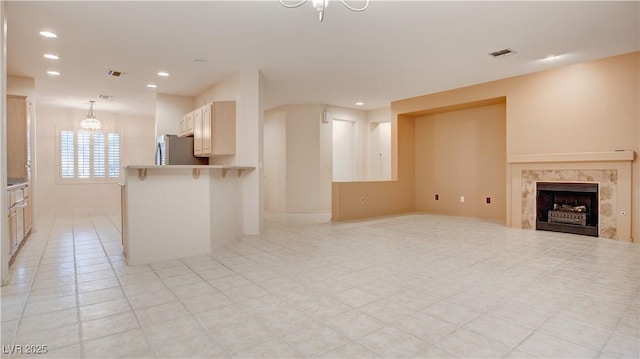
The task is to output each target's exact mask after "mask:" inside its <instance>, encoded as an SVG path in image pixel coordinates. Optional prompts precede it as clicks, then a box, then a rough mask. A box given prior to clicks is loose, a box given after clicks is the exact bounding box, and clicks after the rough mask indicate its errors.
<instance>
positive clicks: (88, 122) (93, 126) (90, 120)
mask: <svg viewBox="0 0 640 359" xmlns="http://www.w3.org/2000/svg"><path fill="white" fill-rule="evenodd" d="M94 102H95V101H93V100H91V101H89V104H90V105H89V113H88V114H87V117H86V118H85V119H84V120H82V121H81V122H80V127H81V128H82V129H84V130H91V131H95V130H99V129H101V128H102V122H100V120H98V119H97V118H96V115H94V114H93V103H94Z"/></svg>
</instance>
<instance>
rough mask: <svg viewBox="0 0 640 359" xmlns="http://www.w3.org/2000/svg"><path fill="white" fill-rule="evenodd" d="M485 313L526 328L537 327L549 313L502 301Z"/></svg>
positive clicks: (544, 320) (547, 317) (546, 318)
mask: <svg viewBox="0 0 640 359" xmlns="http://www.w3.org/2000/svg"><path fill="white" fill-rule="evenodd" d="M487 314H489V315H492V316H494V317H499V318H502V319H506V320H509V321H512V322H514V323H517V324H520V325H522V326H525V327H527V328H531V329H537V328H538V327H540V326H541V325H542V324H543V323H544V322H546V321H547V320H548V319H549V318H551V314H549V313H546V312H538V311H535V310H533V309H531V308H529V307H525V306H522V305H519V304H514V303H503V304H500V305H498V306H497V307H495V308H493V309H492V310H490V311H489V312H488V313H487Z"/></svg>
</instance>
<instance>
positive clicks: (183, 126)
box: [178, 115, 187, 137]
mask: <svg viewBox="0 0 640 359" xmlns="http://www.w3.org/2000/svg"><path fill="white" fill-rule="evenodd" d="M186 135H187V115H184V116H182V117H181V118H180V125H179V126H178V137H184V136H186Z"/></svg>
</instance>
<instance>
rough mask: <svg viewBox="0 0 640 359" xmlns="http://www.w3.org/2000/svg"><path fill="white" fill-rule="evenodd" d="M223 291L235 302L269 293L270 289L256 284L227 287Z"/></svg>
mask: <svg viewBox="0 0 640 359" xmlns="http://www.w3.org/2000/svg"><path fill="white" fill-rule="evenodd" d="M222 293H223V294H224V295H225V296H227V297H228V298H229V299H231V300H232V301H234V302H235V303H242V302H244V301H247V300H249V299H253V298H258V297H262V296H265V295H267V294H269V292H268V291H266V290H265V289H263V288H261V287H259V286H257V285H255V284H249V285H244V286H240V287H233V288H229V289H225V290H223V291H222Z"/></svg>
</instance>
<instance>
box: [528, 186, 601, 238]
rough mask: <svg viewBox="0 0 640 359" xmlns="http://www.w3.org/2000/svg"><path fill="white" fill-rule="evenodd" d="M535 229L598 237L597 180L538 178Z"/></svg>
mask: <svg viewBox="0 0 640 359" xmlns="http://www.w3.org/2000/svg"><path fill="white" fill-rule="evenodd" d="M536 229H539V230H545V231H554V232H564V233H574V234H582V235H587V236H593V237H598V184H597V183H568V182H537V183H536Z"/></svg>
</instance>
